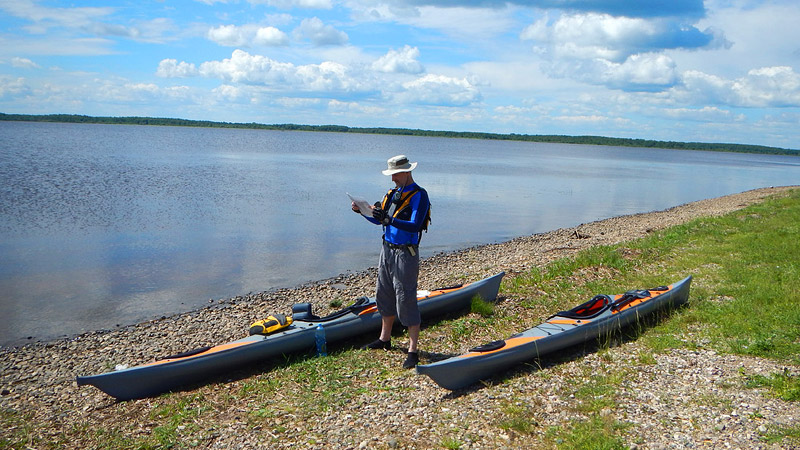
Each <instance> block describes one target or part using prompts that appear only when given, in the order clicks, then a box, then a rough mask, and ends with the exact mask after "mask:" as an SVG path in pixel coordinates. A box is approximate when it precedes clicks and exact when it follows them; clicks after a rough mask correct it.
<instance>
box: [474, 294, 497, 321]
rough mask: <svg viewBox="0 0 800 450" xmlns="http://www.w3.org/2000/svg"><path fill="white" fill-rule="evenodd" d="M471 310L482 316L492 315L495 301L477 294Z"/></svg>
mask: <svg viewBox="0 0 800 450" xmlns="http://www.w3.org/2000/svg"><path fill="white" fill-rule="evenodd" d="M469 310H470V312H472V313H475V314H478V315H479V316H481V317H490V316H493V315H494V303H492V302H487V301H486V300H484V299H482V298H480V297H479V296H475V297H473V298H472V302H471V303H470V309H469Z"/></svg>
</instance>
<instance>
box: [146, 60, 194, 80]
mask: <svg viewBox="0 0 800 450" xmlns="http://www.w3.org/2000/svg"><path fill="white" fill-rule="evenodd" d="M197 74H198V71H197V67H195V65H194V64H190V63H187V62H183V61H181V62H180V63H179V62H178V61H177V60H175V59H163V60H161V62H160V63H158V69H156V75H158V76H160V77H163V78H185V77H193V76H196V75H197Z"/></svg>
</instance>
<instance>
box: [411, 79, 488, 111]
mask: <svg viewBox="0 0 800 450" xmlns="http://www.w3.org/2000/svg"><path fill="white" fill-rule="evenodd" d="M403 88H404V89H405V91H404V92H403V93H402V94H401V95H400V97H401V98H402V99H403V100H404V101H408V102H410V103H418V104H424V105H441V106H466V105H469V104H471V103H474V102H477V101H480V100H481V94H480V92H479V91H478V89H477V88H476V87H475V86H473V85H472V84H471V83H470V82H469V81H467V80H466V79H464V78H452V77H448V76H444V75H433V74H429V75H425V76H423V77H421V78H418V79H416V80H414V81H409V82H406V83H403Z"/></svg>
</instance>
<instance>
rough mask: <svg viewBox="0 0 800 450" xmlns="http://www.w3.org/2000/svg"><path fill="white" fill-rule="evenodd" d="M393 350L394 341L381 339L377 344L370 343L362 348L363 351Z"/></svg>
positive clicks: (376, 341)
mask: <svg viewBox="0 0 800 450" xmlns="http://www.w3.org/2000/svg"><path fill="white" fill-rule="evenodd" d="M391 348H392V341H391V339H390V340H388V341H382V340H380V339H376V340H375V342H370V343H369V344H367V345H365V346H363V347H361V349H362V350H380V349H384V350H391Z"/></svg>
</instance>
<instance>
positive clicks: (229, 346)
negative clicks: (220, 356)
mask: <svg viewBox="0 0 800 450" xmlns="http://www.w3.org/2000/svg"><path fill="white" fill-rule="evenodd" d="M256 342H259V341H245V342H229V343H227V344H222V345H217V346H216V347H211V348H210V349H208V350H206V351H204V352H202V353H198V354H196V355H192V356H186V357H184V358H170V359H162V360H160V361H154V362H151V363H148V364H145V366H157V365H159V364H165V363H168V362H173V361H182V360H185V359H192V358H197V357H200V356H206V355H210V354H212V353H217V352H221V351H223V350H229V349H232V348H236V347H241V346H243V345H248V344H254V343H256Z"/></svg>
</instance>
